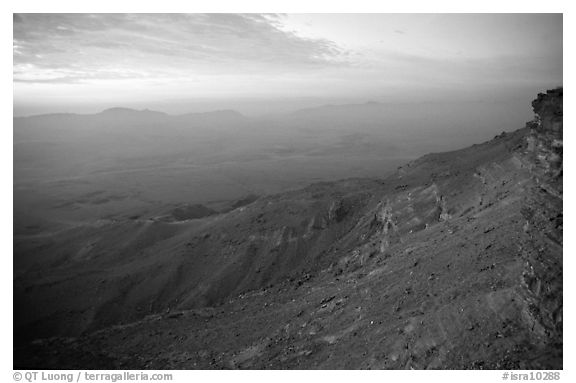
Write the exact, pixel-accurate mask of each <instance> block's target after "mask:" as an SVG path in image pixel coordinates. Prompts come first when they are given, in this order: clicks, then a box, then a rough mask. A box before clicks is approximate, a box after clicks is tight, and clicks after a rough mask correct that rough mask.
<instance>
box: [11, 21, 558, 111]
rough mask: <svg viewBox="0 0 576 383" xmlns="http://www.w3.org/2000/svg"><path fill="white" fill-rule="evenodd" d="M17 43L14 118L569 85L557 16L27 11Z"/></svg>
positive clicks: (16, 23) (18, 24) (16, 29)
mask: <svg viewBox="0 0 576 383" xmlns="http://www.w3.org/2000/svg"><path fill="white" fill-rule="evenodd" d="M13 41H14V48H13V53H14V108H15V113H16V114H28V113H31V112H37V111H42V112H45V111H55V112H56V111H76V110H83V111H85V110H89V109H90V108H97V107H100V106H101V105H108V106H114V105H116V106H126V105H140V106H147V107H150V108H156V109H160V110H164V109H166V108H163V106H166V105H170V104H173V105H180V106H179V107H181V108H183V109H186V107H187V102H188V101H190V102H194V101H197V102H200V101H202V102H206V100H209V101H210V102H211V104H210V105H218V103H219V102H220V103H222V104H223V105H224V104H225V103H226V101H227V100H242V99H245V100H247V99H250V100H259V99H262V100H272V99H315V98H318V99H329V98H334V99H347V100H353V99H362V100H366V99H376V100H379V99H393V98H394V97H399V98H402V97H405V98H406V97H407V98H410V95H414V97H416V96H420V97H423V98H426V97H433V96H438V95H442V94H454V93H459V92H461V93H463V94H467V95H474V94H475V93H478V94H486V93H487V92H492V91H493V92H499V91H502V92H510V93H513V92H514V91H515V90H516V89H523V90H525V89H529V90H532V89H542V88H546V87H550V86H556V85H561V84H562V15H558V14H433V15H418V14H291V15H257V14H208V15H205V14H192V15H185V14H171V15H163V14H127V15H121V14H19V15H14V40H13ZM183 111H184V110H183Z"/></svg>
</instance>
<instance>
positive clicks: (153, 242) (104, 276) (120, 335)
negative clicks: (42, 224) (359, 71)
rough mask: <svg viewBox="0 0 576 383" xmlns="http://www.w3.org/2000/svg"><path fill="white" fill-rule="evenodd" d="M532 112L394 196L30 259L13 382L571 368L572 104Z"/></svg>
mask: <svg viewBox="0 0 576 383" xmlns="http://www.w3.org/2000/svg"><path fill="white" fill-rule="evenodd" d="M533 106H534V111H535V112H536V113H537V117H536V118H535V120H534V121H532V122H530V123H529V124H528V126H527V128H525V129H521V130H518V131H516V132H514V133H509V134H502V135H499V136H497V137H495V138H494V139H493V140H491V141H489V142H486V143H484V144H481V145H474V146H472V147H469V148H466V149H463V150H458V151H454V152H448V153H439V154H430V155H427V156H424V157H422V158H420V159H418V160H416V161H414V162H411V163H409V164H407V165H406V166H403V167H401V168H400V169H399V170H398V171H397V172H396V174H394V175H393V176H391V177H389V178H387V179H385V180H384V181H382V182H381V181H375V180H360V179H350V180H344V181H341V182H335V183H322V184H316V185H312V186H310V187H308V188H305V189H302V190H298V191H293V192H290V193H285V194H279V195H274V196H269V197H263V198H260V199H258V200H256V201H254V202H252V203H250V204H248V205H246V206H242V207H239V208H237V209H235V210H232V211H230V212H228V213H223V214H218V215H211V216H208V217H205V218H201V219H195V220H189V221H179V222H160V221H155V220H144V221H140V220H133V221H131V222H102V223H100V224H99V225H98V226H97V227H96V226H90V227H84V228H78V229H77V230H78V231H77V232H67V231H65V232H62V233H61V234H55V236H56V237H54V238H52V241H51V242H50V243H48V244H47V243H46V242H45V241H44V240H43V239H38V241H39V242H38V243H37V244H34V243H30V246H31V247H34V246H36V247H34V249H33V250H34V251H33V253H35V254H37V256H36V257H28V258H26V257H22V259H20V260H15V264H16V266H15V267H16V275H15V281H14V284H15V291H16V292H15V294H16V295H15V302H17V304H21V305H22V306H21V307H16V317H15V323H17V325H16V326H17V327H16V328H15V331H16V339H20V340H22V341H21V342H19V343H17V344H16V345H15V368H35V369H38V368H54V367H57V368H84V369H86V368H134V369H139V368H184V369H191V368H418V369H420V368H503V369H510V368H523V369H551V368H562V186H561V185H562V90H561V89H559V90H554V91H549V92H548V93H547V94H546V95H540V96H539V98H538V100H536V101H535V102H534V104H533ZM58 236H60V237H58ZM79 238H81V239H82V240H81V241H80V240H78V239H79ZM36 258H38V259H43V261H42V262H45V261H46V260H50V262H51V267H50V269H49V270H50V271H49V272H44V273H40V272H38V273H37V274H34V269H35V266H34V265H35V262H38V261H37V259H36ZM19 271H22V274H21V275H19V273H18V272H19ZM30 275H32V276H34V277H32V278H31V277H30ZM70 291H76V292H77V294H70ZM20 302H21V303H20ZM42 302H44V303H45V304H44V305H42V304H41V303H42ZM29 307H34V311H32V309H30V308H29ZM128 322H131V323H129V324H128ZM109 325H115V326H111V327H110V326H109ZM95 330H97V331H95ZM80 334H81V335H80ZM50 335H68V336H70V335H72V336H76V337H73V338H50V339H44V340H35V341H32V342H28V340H27V339H30V338H31V337H32V338H33V337H47V336H50ZM78 335H80V336H78Z"/></svg>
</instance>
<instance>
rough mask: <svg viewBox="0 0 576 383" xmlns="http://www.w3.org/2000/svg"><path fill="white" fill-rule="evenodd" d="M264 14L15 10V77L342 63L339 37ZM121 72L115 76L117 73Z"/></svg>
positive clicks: (249, 70) (248, 70)
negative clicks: (297, 29) (305, 32)
mask: <svg viewBox="0 0 576 383" xmlns="http://www.w3.org/2000/svg"><path fill="white" fill-rule="evenodd" d="M282 20H283V17H282V16H281V15H266V14H15V15H14V42H13V46H14V48H13V54H14V80H15V81H16V82H34V81H35V80H37V82H59V81H61V82H64V83H69V82H81V81H94V80H98V79H113V78H115V77H117V78H122V79H125V78H127V73H130V72H131V71H133V68H138V69H139V73H138V74H137V77H138V78H142V77H149V78H151V79H155V78H159V77H160V78H163V77H170V76H173V77H175V78H181V77H186V76H187V75H198V74H208V75H222V74H227V73H242V74H255V73H257V74H261V73H286V72H288V73H289V72H291V71H301V70H314V69H316V68H325V67H327V66H335V65H336V66H337V65H344V64H345V59H346V52H345V51H344V50H343V49H341V48H340V47H338V46H337V45H336V44H335V43H334V42H332V41H330V40H327V39H321V38H306V37H303V36H299V35H298V34H296V33H294V32H291V31H287V30H285V29H284V28H283V27H282V26H283V25H282ZM115 73H116V74H117V76H115Z"/></svg>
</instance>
